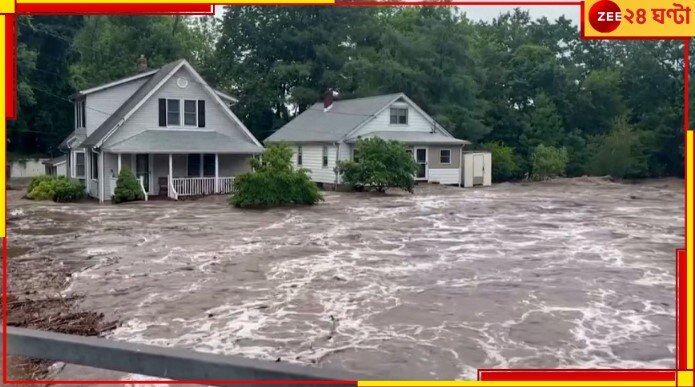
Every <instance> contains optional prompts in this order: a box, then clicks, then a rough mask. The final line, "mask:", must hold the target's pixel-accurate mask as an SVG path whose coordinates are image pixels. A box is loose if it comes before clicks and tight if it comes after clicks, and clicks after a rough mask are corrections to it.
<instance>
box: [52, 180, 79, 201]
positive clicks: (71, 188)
mask: <svg viewBox="0 0 695 387" xmlns="http://www.w3.org/2000/svg"><path fill="white" fill-rule="evenodd" d="M84 195H85V194H84V186H83V185H82V183H80V182H79V181H77V180H69V179H57V181H56V185H55V188H54V191H53V201H54V202H58V203H66V202H74V201H78V200H80V199H82V198H84Z"/></svg>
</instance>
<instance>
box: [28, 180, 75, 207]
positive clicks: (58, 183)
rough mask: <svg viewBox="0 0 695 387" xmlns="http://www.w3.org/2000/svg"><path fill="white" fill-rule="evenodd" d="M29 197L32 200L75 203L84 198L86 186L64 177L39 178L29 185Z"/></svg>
mask: <svg viewBox="0 0 695 387" xmlns="http://www.w3.org/2000/svg"><path fill="white" fill-rule="evenodd" d="M27 191H28V193H27V197H28V198H29V199H32V200H53V201H55V202H61V203H64V202H73V201H77V200H80V199H82V198H83V197H84V186H83V185H82V183H80V182H79V181H77V180H71V179H68V178H66V177H64V176H58V177H56V176H37V177H35V178H34V179H32V180H31V183H29V188H28V190H27Z"/></svg>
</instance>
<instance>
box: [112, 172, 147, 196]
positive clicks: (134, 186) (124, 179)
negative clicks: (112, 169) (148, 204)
mask: <svg viewBox="0 0 695 387" xmlns="http://www.w3.org/2000/svg"><path fill="white" fill-rule="evenodd" d="M144 198H145V195H144V194H143V193H142V189H140V182H139V181H138V179H137V178H136V177H135V175H134V174H133V172H132V171H131V170H130V168H128V167H127V166H123V168H122V169H121V173H119V174H118V180H116V188H115V189H114V191H113V197H112V198H111V200H113V202H114V203H123V202H132V201H134V200H143V199H144Z"/></svg>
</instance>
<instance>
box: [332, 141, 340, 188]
mask: <svg viewBox="0 0 695 387" xmlns="http://www.w3.org/2000/svg"><path fill="white" fill-rule="evenodd" d="M333 144H334V145H336V148H335V166H334V167H333V173H334V174H335V184H334V185H333V190H334V191H338V183H339V182H340V178H339V176H338V169H337V168H338V158H339V157H340V143H339V142H334V143H333Z"/></svg>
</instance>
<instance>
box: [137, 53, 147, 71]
mask: <svg viewBox="0 0 695 387" xmlns="http://www.w3.org/2000/svg"><path fill="white" fill-rule="evenodd" d="M145 71H147V58H145V54H140V58H139V59H138V72H139V73H144V72H145Z"/></svg>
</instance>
